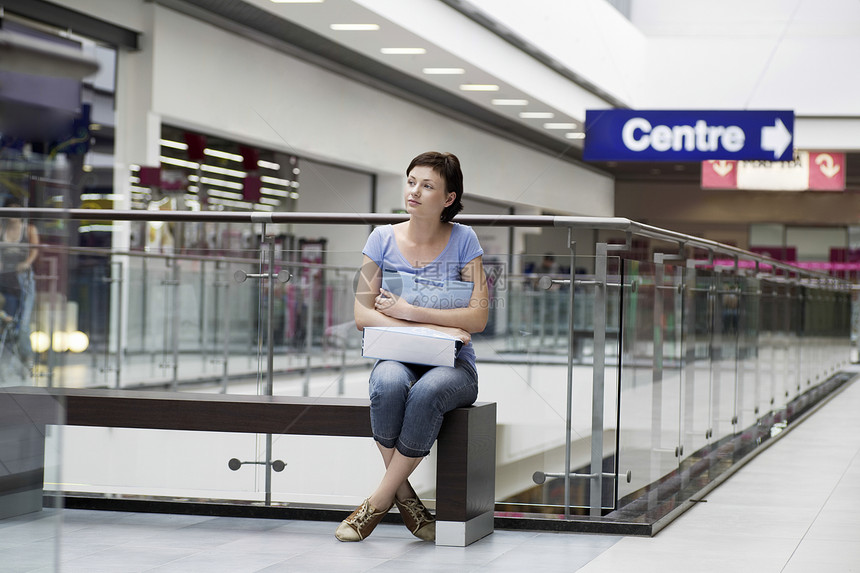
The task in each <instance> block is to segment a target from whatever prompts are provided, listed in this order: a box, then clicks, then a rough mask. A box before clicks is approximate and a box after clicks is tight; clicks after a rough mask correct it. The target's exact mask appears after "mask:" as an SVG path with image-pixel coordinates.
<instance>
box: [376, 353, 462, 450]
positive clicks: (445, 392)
mask: <svg viewBox="0 0 860 573" xmlns="http://www.w3.org/2000/svg"><path fill="white" fill-rule="evenodd" d="M477 398H478V374H477V372H475V370H474V368H472V366H471V365H470V364H469V363H468V362H466V361H464V360H457V362H456V363H455V365H454V367H453V368H451V367H446V366H435V367H434V366H421V365H418V364H404V363H402V362H396V361H394V360H380V361H379V362H377V363H376V365H375V366H374V367H373V370H372V371H371V372H370V425H371V427H372V428H373V439H375V440H376V441H377V442H379V444H380V445H382V446H384V447H386V448H397V451H399V452H400V453H401V454H403V455H404V456H406V457H409V458H420V457H423V456H426V455H427V454H429V453H430V447H431V446H432V445H433V442H435V441H436V436H438V435H439V428H440V427H441V426H442V418H443V417H444V416H445V413H446V412H450V411H451V410H453V409H454V408H461V407H463V406H469V405H471V404H472V403H474V402H475V400H477Z"/></svg>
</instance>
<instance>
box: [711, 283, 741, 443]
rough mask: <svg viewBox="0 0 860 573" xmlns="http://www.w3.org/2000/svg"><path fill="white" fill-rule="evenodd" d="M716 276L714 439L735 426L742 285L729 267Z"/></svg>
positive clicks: (712, 430) (713, 390)
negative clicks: (740, 293)
mask: <svg viewBox="0 0 860 573" xmlns="http://www.w3.org/2000/svg"><path fill="white" fill-rule="evenodd" d="M714 279H715V282H714V287H715V288H714V291H713V305H714V317H713V326H712V329H713V335H712V343H711V347H712V356H711V415H710V418H711V425H710V428H709V430H710V431H709V435H710V440H711V441H712V442H719V441H720V440H721V439H722V438H724V437H726V436H730V435H732V434H733V433H734V429H735V425H734V422H735V420H736V414H737V410H736V406H737V393H738V389H739V388H738V385H737V374H738V339H739V332H738V326H739V314H738V311H739V307H740V295H739V289H740V287H739V285H738V280H737V277H736V276H735V275H734V274H733V273H732V272H731V271H729V270H726V271H722V272H718V273H717V274H716V275H715V277H714Z"/></svg>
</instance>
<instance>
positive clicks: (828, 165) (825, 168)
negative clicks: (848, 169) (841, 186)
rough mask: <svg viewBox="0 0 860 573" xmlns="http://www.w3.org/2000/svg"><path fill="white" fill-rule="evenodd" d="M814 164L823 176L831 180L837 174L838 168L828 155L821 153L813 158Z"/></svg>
mask: <svg viewBox="0 0 860 573" xmlns="http://www.w3.org/2000/svg"><path fill="white" fill-rule="evenodd" d="M815 164H816V165H818V167H819V168H820V169H821V172H822V173H824V175H825V176H827V177H829V178H831V179H833V178H834V177H836V174H837V173H839V166H838V165H836V162H835V161H833V156H832V155H830V154H829V153H822V154H821V155H819V156H818V157H816V158H815Z"/></svg>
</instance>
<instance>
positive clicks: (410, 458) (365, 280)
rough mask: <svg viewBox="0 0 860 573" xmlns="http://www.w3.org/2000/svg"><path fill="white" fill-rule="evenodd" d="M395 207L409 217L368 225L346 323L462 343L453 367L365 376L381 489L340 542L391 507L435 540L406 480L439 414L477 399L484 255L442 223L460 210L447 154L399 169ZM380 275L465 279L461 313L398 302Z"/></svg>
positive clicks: (379, 366) (361, 532) (457, 178)
mask: <svg viewBox="0 0 860 573" xmlns="http://www.w3.org/2000/svg"><path fill="white" fill-rule="evenodd" d="M406 177H407V178H406V189H405V193H404V203H405V206H406V212H407V213H408V214H409V220H407V221H405V222H403V223H398V224H396V225H385V226H381V227H377V228H376V229H374V231H373V232H372V233H371V235H370V237H368V239H367V244H366V245H365V247H364V250H363V251H362V252H363V253H364V262H363V265H362V268H361V271H360V273H359V278H358V284H357V288H356V295H355V324H356V327H357V328H358V329H359V330H363V329H364V327H369V326H423V327H427V328H432V329H435V330H439V331H441V332H444V333H446V334H449V335H451V336H453V337H455V338H459V339H460V340H461V341H462V342H463V343H464V346H463V348H462V349H461V350H460V353H459V355H458V356H457V359H456V362H455V364H454V366H453V367H446V366H435V367H433V366H422V365H418V364H409V363H403V362H398V361H394V360H380V361H378V362H377V363H376V364H375V365H374V367H373V370H372V371H371V373H370V421H371V427H372V429H373V437H374V440H375V441H376V445H377V447H378V448H379V451H380V453H381V454H382V460H383V462H384V463H385V467H386V470H385V475H384V476H383V478H382V481H381V483H380V484H379V486H378V487H377V489H376V491H374V492H373V493H372V494H370V496H369V497H368V498H367V499H365V500H364V502H363V503H362V504H361V505H360V506H359V507H358V508H357V509H356V510H355V511H353V512H352V514H351V515H350V516H349V517H347V518H346V519H345V520H344V521H343V522H342V523H341V524H340V525H339V526H338V528H337V531H336V532H335V536H336V537H337V538H338V539H339V540H341V541H361V540H362V539H364V538H366V537H367V536H368V535H370V533H371V532H372V531H373V529H374V528H375V527H376V525H377V524H378V523H379V522H380V521H382V518H383V517H384V516H385V514H386V513H388V510H389V509H391V507H392V506H393V505H395V504H396V505H397V508H398V510H399V511H400V515H401V517H402V518H403V522H404V524H405V525H406V527H407V528H409V530H410V531H411V532H412V534H413V535H415V536H416V537H418V538H420V539H423V540H426V541H432V540H434V539H435V538H436V523H435V520H434V517H433V515H432V514H430V512H429V511H428V510H427V509H426V508H425V507H424V504H423V503H421V500H420V499H418V495H417V494H416V493H415V490H414V489H413V488H412V486H411V485H410V484H409V481H408V478H409V476H410V475H411V474H412V472H413V471H414V470H415V468H416V467H417V466H418V464H419V463H420V462H421V460H422V459H424V457H425V456H426V455H427V454H429V453H430V447H431V446H432V445H433V442H434V441H435V440H436V437H437V435H438V434H439V428H440V427H441V425H442V418H443V416H444V415H445V413H446V412H449V411H451V410H453V409H455V408H459V407H463V406H468V405H470V404H472V403H473V402H474V401H475V400H476V399H477V397H478V374H477V370H476V369H475V352H474V350H473V348H472V344H471V334H472V333H476V332H481V331H483V330H484V328H485V326H486V324H487V318H488V316H489V310H488V308H489V303H488V301H489V299H488V294H487V280H486V276H485V275H484V267H483V265H482V256H483V253H484V251H483V250H482V249H481V245H480V244H479V242H478V238H477V236H476V235H475V232H474V231H473V230H472V229H471V228H470V227H467V226H465V225H460V224H458V223H453V222H452V221H451V220H452V219H453V218H454V216H455V215H456V214H457V213H459V212H460V211H461V210H462V208H463V205H462V202H461V198H462V196H463V173H462V171H461V170H460V161H459V160H458V159H457V157H456V156H454V155H452V154H450V153H438V152H427V153H422V154H421V155H419V156H417V157H416V158H414V159H413V160H412V162H411V163H410V164H409V167H408V168H407V169H406ZM383 271H386V273H388V272H389V271H395V272H397V273H401V274H410V275H414V277H415V280H416V281H418V280H433V281H435V282H446V283H447V282H454V281H462V282H466V283H471V284H472V287H471V296H470V297H469V299H468V301H467V302H466V301H464V302H463V304H465V307H459V308H450V306H451V305H447V304H442V303H441V302H440V300H439V299H437V298H436V297H424V298H423V299H422V298H420V297H419V298H418V299H415V301H414V303H410V302H407V300H405V298H406V297H405V296H399V294H405V293H399V294H395V293H393V292H390V291H389V290H386V289H384V288H383V280H382V277H383Z"/></svg>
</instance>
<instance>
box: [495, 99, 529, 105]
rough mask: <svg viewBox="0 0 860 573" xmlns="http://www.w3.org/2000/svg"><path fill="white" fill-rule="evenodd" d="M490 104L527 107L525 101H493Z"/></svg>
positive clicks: (526, 101)
mask: <svg viewBox="0 0 860 573" xmlns="http://www.w3.org/2000/svg"><path fill="white" fill-rule="evenodd" d="M490 103H492V104H493V105H529V100H527V99H494V100H492V101H491V102H490Z"/></svg>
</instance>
